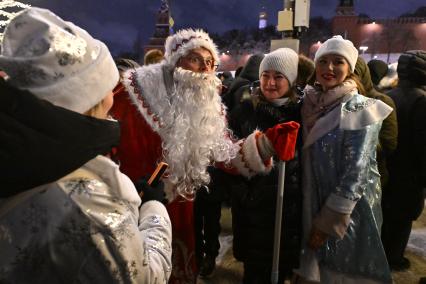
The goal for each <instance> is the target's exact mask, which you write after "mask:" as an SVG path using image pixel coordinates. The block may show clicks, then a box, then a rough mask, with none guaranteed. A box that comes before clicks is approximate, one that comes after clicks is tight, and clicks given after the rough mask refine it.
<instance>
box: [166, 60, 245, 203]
mask: <svg viewBox="0 0 426 284" xmlns="http://www.w3.org/2000/svg"><path fill="white" fill-rule="evenodd" d="M173 77H174V85H175V88H174V92H173V94H171V97H170V104H169V105H168V106H167V107H166V108H167V110H166V111H164V112H163V115H162V116H161V120H162V122H163V125H164V127H162V128H160V129H159V134H160V136H161V138H162V141H163V144H162V147H163V154H164V158H165V161H166V162H167V163H168V164H169V170H168V174H169V180H170V182H172V184H174V185H175V189H176V193H177V194H179V195H181V196H183V197H185V198H189V199H191V198H193V197H194V193H195V190H196V189H198V188H199V187H201V186H204V185H207V184H208V183H209V182H210V176H209V174H208V173H207V167H208V166H209V165H212V164H213V162H229V161H230V160H231V159H233V158H234V157H235V156H236V155H237V152H238V149H239V147H238V146H236V145H234V143H233V142H232V141H231V139H230V138H231V132H230V130H229V129H228V128H227V123H226V118H225V109H224V106H223V105H222V103H221V98H220V96H219V94H218V86H219V84H220V80H219V79H218V78H217V77H216V76H215V75H214V74H201V73H195V72H191V71H188V70H184V69H182V68H176V69H175V71H174V74H173Z"/></svg>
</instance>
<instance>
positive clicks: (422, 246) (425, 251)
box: [407, 228, 426, 258]
mask: <svg viewBox="0 0 426 284" xmlns="http://www.w3.org/2000/svg"><path fill="white" fill-rule="evenodd" d="M407 250H409V251H412V252H414V253H415V254H417V255H420V256H422V257H424V258H426V228H421V229H414V230H412V231H411V235H410V240H409V241H408V245H407Z"/></svg>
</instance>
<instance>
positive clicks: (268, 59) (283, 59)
mask: <svg viewBox="0 0 426 284" xmlns="http://www.w3.org/2000/svg"><path fill="white" fill-rule="evenodd" d="M298 63H299V55H297V53H296V52H295V51H294V50H293V49H290V48H279V49H277V50H274V51H272V52H271V53H269V54H267V55H266V56H265V57H264V58H263V60H262V62H261V63H260V67H259V77H260V76H261V75H262V73H263V71H268V70H274V71H278V72H280V73H281V74H283V75H284V76H285V77H286V78H287V80H288V82H289V84H290V86H292V85H293V84H294V82H295V81H296V78H297V66H298Z"/></svg>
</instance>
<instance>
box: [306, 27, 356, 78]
mask: <svg viewBox="0 0 426 284" xmlns="http://www.w3.org/2000/svg"><path fill="white" fill-rule="evenodd" d="M327 54H337V55H340V56H343V57H344V58H346V60H347V61H348V63H349V66H350V67H351V71H352V72H354V71H355V64H356V61H357V59H358V50H357V49H356V48H355V46H354V44H353V43H352V41H350V40H347V39H344V38H342V36H340V35H337V36H333V37H332V38H329V39H328V40H326V41H325V42H324V43H323V44H322V45H321V46H320V47H319V48H318V50H317V52H316V53H315V59H314V62H315V65H316V64H317V62H318V59H320V58H321V57H322V56H324V55H327Z"/></svg>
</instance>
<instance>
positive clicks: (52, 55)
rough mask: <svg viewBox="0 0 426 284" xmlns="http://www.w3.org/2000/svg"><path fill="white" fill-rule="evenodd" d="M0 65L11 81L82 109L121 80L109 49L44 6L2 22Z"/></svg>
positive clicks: (100, 99)
mask: <svg viewBox="0 0 426 284" xmlns="http://www.w3.org/2000/svg"><path fill="white" fill-rule="evenodd" d="M0 69H3V70H4V71H5V72H6V73H7V74H8V75H9V81H8V82H10V84H12V85H14V86H16V87H17V88H20V89H25V90H29V91H30V92H31V93H33V94H34V95H35V96H37V97H39V98H41V99H45V100H47V101H50V102H52V103H53V104H55V105H58V106H61V107H64V108H66V109H70V110H73V111H76V112H79V113H84V112H86V111H88V110H89V109H91V108H92V107H93V106H95V105H96V104H98V103H99V102H100V101H102V99H103V98H104V97H105V96H106V94H107V92H108V91H111V90H112V89H113V88H114V86H115V85H116V84H117V82H118V80H119V74H118V70H117V67H116V66H115V63H114V60H113V59H112V57H111V54H110V53H109V51H108V48H107V47H106V46H105V44H103V43H102V42H100V41H99V40H96V39H94V38H92V37H91V36H90V35H89V34H88V33H87V32H86V31H84V30H83V29H81V28H79V27H77V26H75V25H74V24H73V23H71V22H65V21H63V20H62V19H61V18H59V17H58V16H56V15H55V14H53V13H52V12H50V11H49V10H46V9H40V8H35V7H32V8H29V9H26V10H24V11H22V12H21V13H19V14H18V15H17V16H16V17H15V18H13V19H12V21H11V22H10V23H9V24H8V26H7V27H6V30H5V33H4V38H3V42H2V48H1V54H0Z"/></svg>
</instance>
